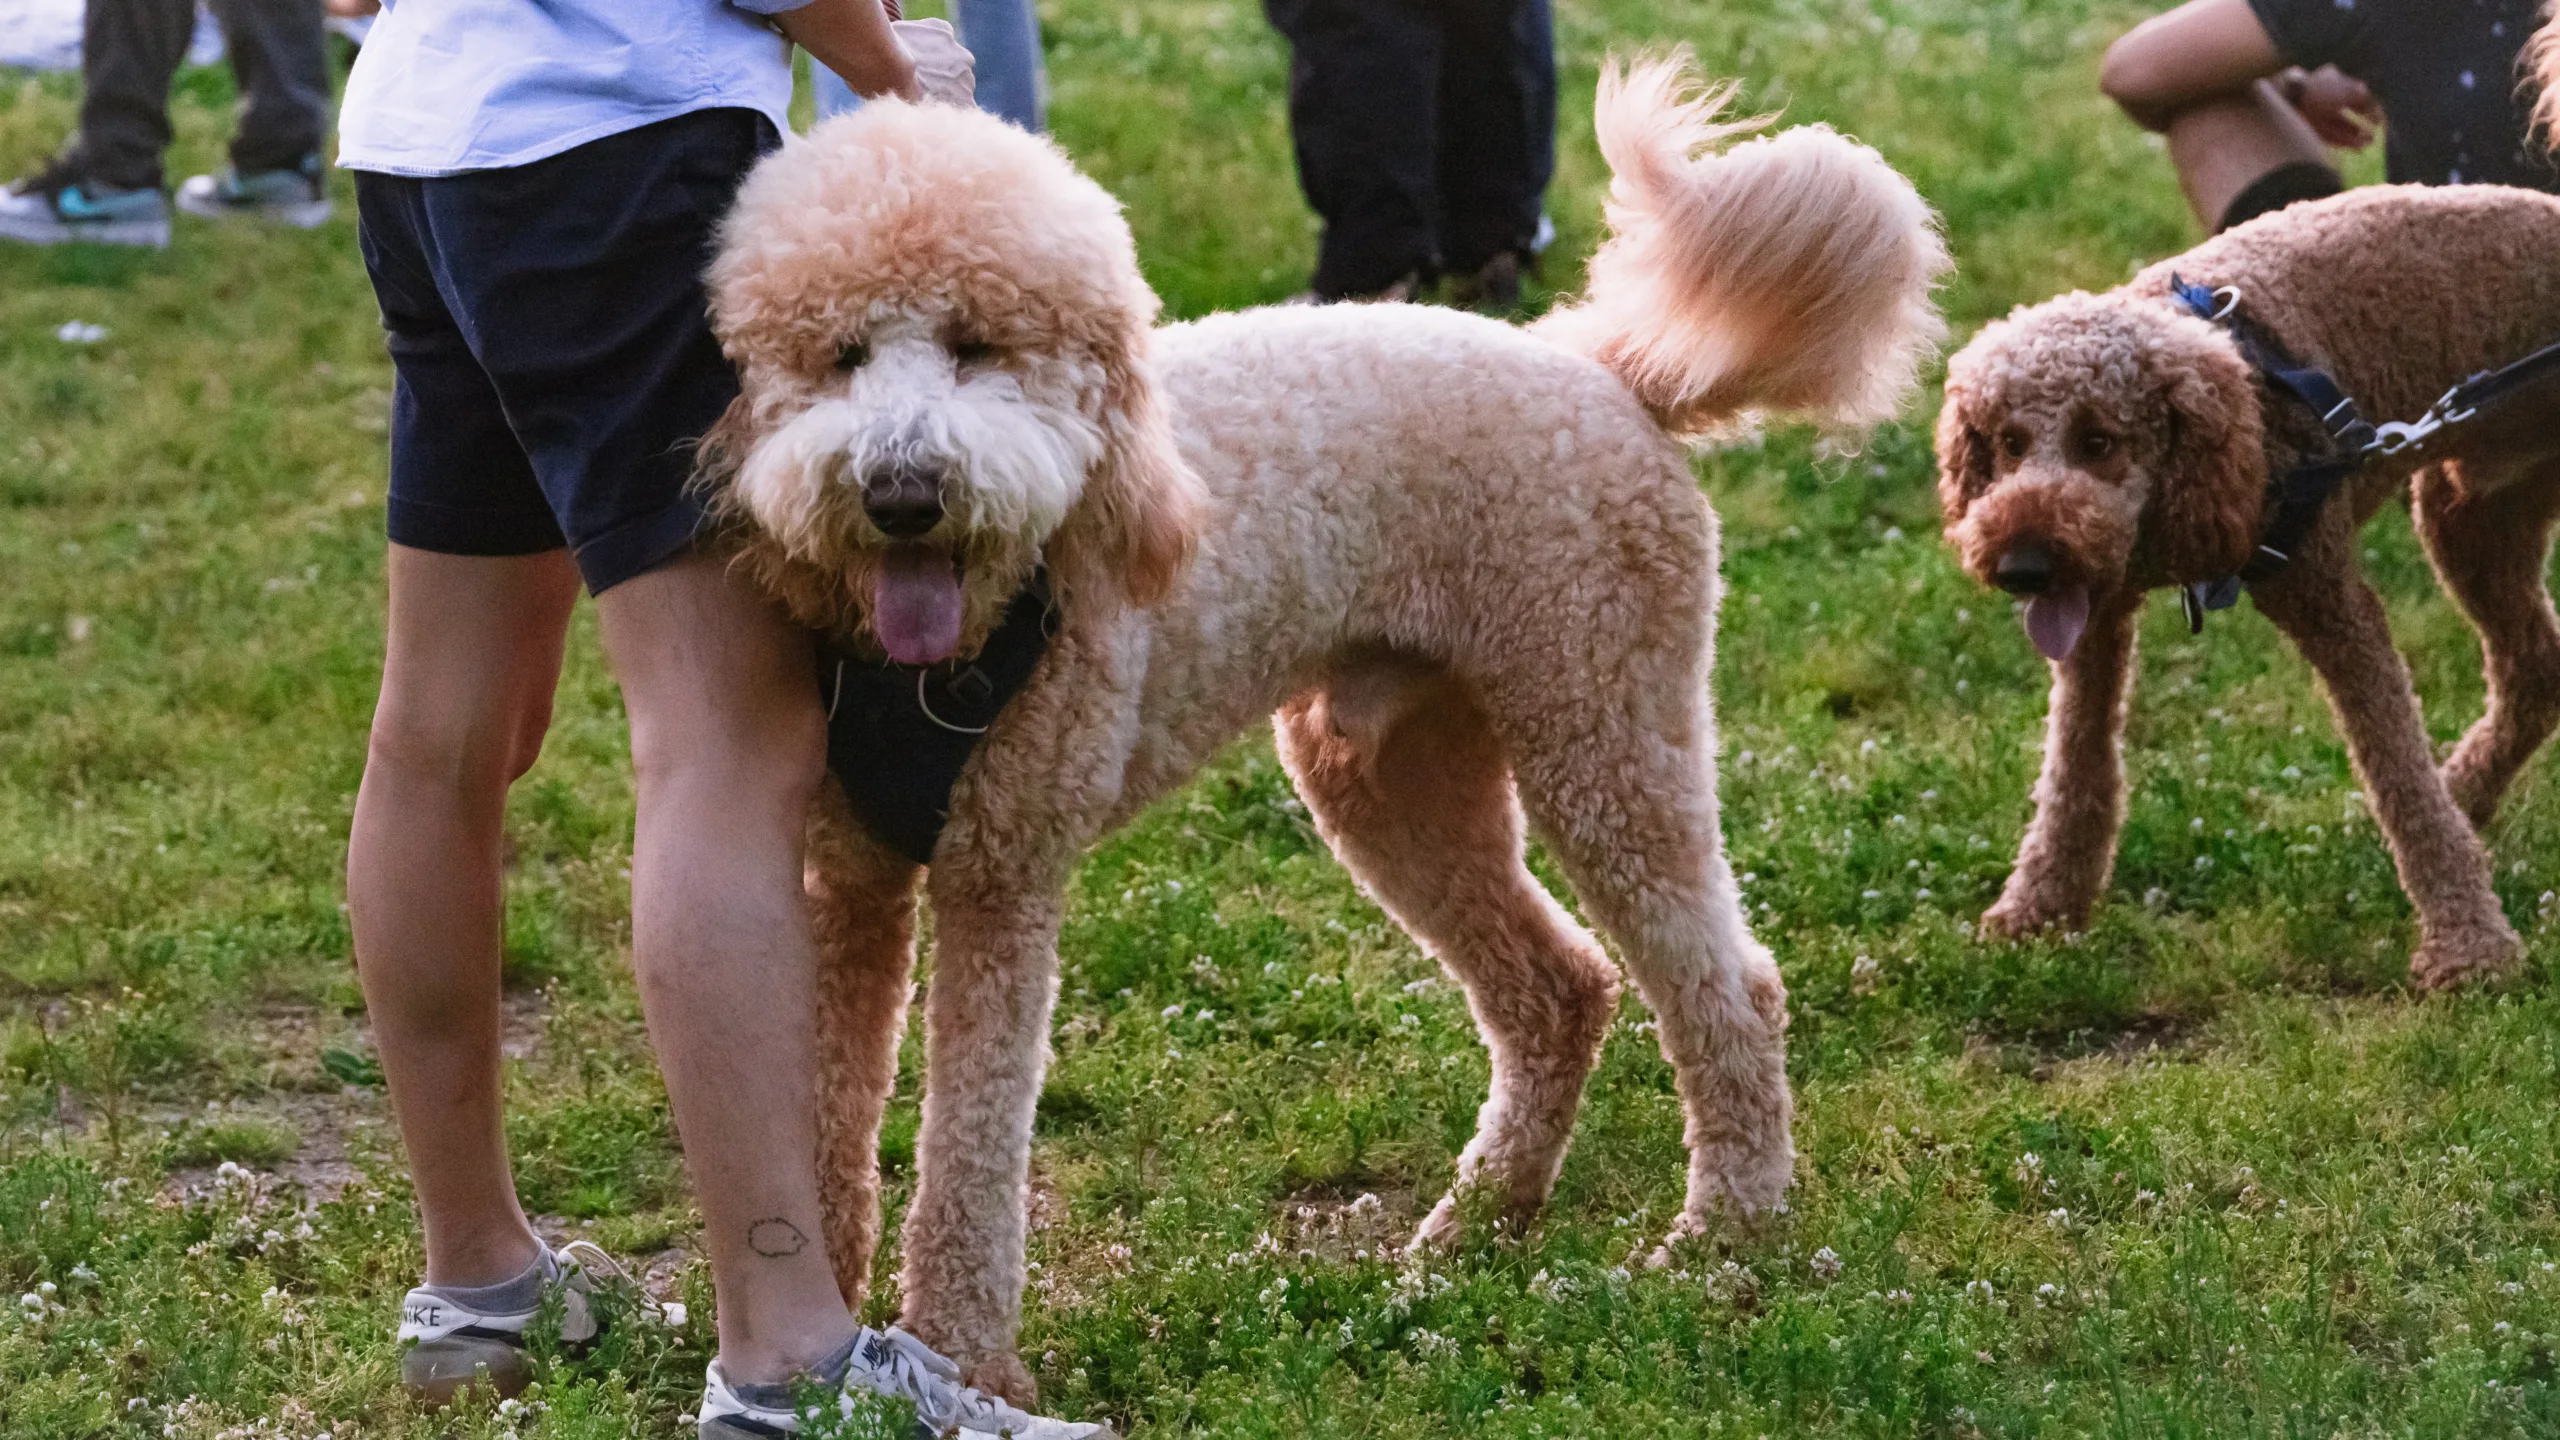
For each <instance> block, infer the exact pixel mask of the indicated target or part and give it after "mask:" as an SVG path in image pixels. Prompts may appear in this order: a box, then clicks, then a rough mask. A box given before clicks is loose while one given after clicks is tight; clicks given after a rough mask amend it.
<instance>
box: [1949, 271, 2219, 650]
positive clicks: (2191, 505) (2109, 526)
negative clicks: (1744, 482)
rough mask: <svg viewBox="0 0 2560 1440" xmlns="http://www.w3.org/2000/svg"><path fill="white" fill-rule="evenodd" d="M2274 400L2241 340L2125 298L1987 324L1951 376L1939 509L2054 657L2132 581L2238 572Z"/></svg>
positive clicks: (2076, 296) (2079, 302) (2061, 302)
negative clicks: (2021, 607) (2258, 382)
mask: <svg viewBox="0 0 2560 1440" xmlns="http://www.w3.org/2000/svg"><path fill="white" fill-rule="evenodd" d="M2261 434H2262V431H2261V425H2260V421H2259V416H2258V400H2257V394H2256V391H2255V389H2254V388H2253V387H2252V385H2251V384H2250V378H2249V368H2248V366H2247V365H2246V364H2245V363H2244V362H2243V361H2242V360H2241V358H2240V354H2239V351H2238V349H2237V347H2235V346H2234V345H2233V343H2232V342H2231V340H2230V338H2229V337H2227V336H2225V335H2224V334H2222V333H2221V332H2220V331H2218V330H2216V329H2215V328H2214V327H2213V326H2212V325H2210V324H2208V323H2207V322H2205V321H2203V320H2199V319H2196V318H2195V317H2193V316H2191V315H2186V314H2183V313H2180V312H2178V311H2175V310H2172V309H2171V308H2169V302H2167V301H2165V300H2162V301H2157V302H2155V301H2151V300H2146V299H2141V298H2136V297H2132V296H2127V295H2124V294H2122V293H2118V294H2113V295H2089V294H2086V293H2079V292H2075V293H2073V294H2069V295H2064V296H2062V297H2060V298H2058V299H2054V300H2049V301H2046V302H2045V303H2043V304H2041V305H2034V306H2028V307H2025V308H2022V309H2020V310H2018V311H2017V312H2015V313H2014V314H2012V315H2011V316H2010V317H2009V318H2008V319H2006V320H2003V321H2000V322H1998V323H1996V324H1993V325H1989V326H1986V327H1984V329H1983V331H1982V333H1981V334H1980V335H1977V336H1975V337H1974V340H1973V343H1972V344H1970V345H1967V346H1966V347H1964V349H1963V350H1962V351H1960V352H1958V353H1957V354H1956V356H1955V358H1954V359H1953V360H1951V361H1949V362H1948V364H1947V403H1946V407H1945V408H1944V409H1943V410H1941V411H1939V413H1938V503H1939V506H1940V508H1941V509H1942V510H1943V511H1944V513H1945V516H1946V522H1947V539H1948V541H1949V542H1950V543H1951V544H1953V545H1954V546H1955V547H1956V552H1957V554H1958V555H1959V556H1960V557H1961V558H1962V560H1963V562H1964V567H1965V569H1966V570H1968V571H1970V572H1972V574H1973V576H1974V578H1975V579H1977V580H1980V581H1982V582H1983V583H1984V584H1986V585H1996V586H1998V587H1999V588H2001V589H2003V590H2006V591H2008V592H2009V593H2010V594H2012V595H2018V596H2023V597H2025V599H2026V601H2027V613H2026V623H2027V635H2028V638H2030V639H2031V640H2033V641H2034V642H2035V646H2036V648H2037V649H2038V650H2040V651H2042V652H2043V653H2044V655H2045V657H2046V658H2047V659H2050V660H2061V659H2063V658H2064V657H2065V656H2068V655H2069V654H2070V653H2071V651H2072V648H2073V647H2074V646H2076V645H2078V644H2079V643H2080V632H2081V630H2082V629H2083V628H2084V627H2085V626H2086V625H2087V623H2088V619H2089V611H2090V607H2091V605H2092V604H2093V603H2094V602H2096V601H2098V600H2100V599H2103V598H2105V597H2106V596H2107V595H2108V594H2110V592H2113V591H2116V590H2118V589H2120V588H2122V587H2124V586H2127V585H2133V586H2140V587H2144V588H2148V587H2150V586H2153V585H2159V584H2165V583H2169V582H2171V581H2180V582H2183V581H2190V580H2205V579H2211V578H2214V577H2217V576H2221V575H2227V574H2230V573H2231V572H2232V571H2234V570H2236V569H2238V568H2239V566H2240V564H2241V562H2242V561H2244V560H2246V559H2247V558H2248V557H2249V552H2250V549H2251V547H2252V545H2253V544H2254V543H2255V537H2256V535H2257V531H2258V517H2259V511H2260V508H2261V504H2262V499H2263V496H2264V493H2265V489H2266V457H2265V455H2264V453H2263V451H2262V448H2261Z"/></svg>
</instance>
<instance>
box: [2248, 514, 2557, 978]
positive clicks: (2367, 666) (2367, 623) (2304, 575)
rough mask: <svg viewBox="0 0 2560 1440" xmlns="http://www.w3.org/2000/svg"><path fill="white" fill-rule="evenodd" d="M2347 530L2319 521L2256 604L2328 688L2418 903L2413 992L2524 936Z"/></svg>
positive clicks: (2503, 953) (2473, 966) (2500, 960)
mask: <svg viewBox="0 0 2560 1440" xmlns="http://www.w3.org/2000/svg"><path fill="white" fill-rule="evenodd" d="M2351 544H2352V537H2351V536H2343V535H2341V534H2339V533H2338V530H2337V527H2336V526H2334V525H2333V526H2331V527H2329V528H2327V529H2324V530H2323V531H2322V532H2321V533H2320V534H2319V535H2318V536H2317V537H2316V538H2315V539H2314V540H2313V542H2312V546H2311V547H2310V549H2309V551H2308V552H2307V553H2305V554H2302V555H2300V556H2299V557H2297V558H2296V559H2295V561H2294V563H2293V565H2292V567H2291V568H2289V569H2287V570H2286V571H2285V573H2284V574H2282V575H2280V576H2278V577H2277V578H2276V579H2274V580H2272V581H2269V582H2267V583H2266V584H2263V585H2259V586H2256V587H2254V588H2253V590H2252V592H2251V593H2252V596H2253V598H2255V599H2256V601H2257V602H2258V608H2259V609H2260V610H2263V611H2264V612H2266V616H2267V618H2268V619H2270V620H2272V621H2274V622H2275V624H2276V628H2278V629H2280V630H2282V631H2284V633H2285V634H2286V635H2287V636H2288V637H2290V638H2291V639H2292V641H2293V643H2294V644H2295V645H2297V646H2299V647H2300V648H2301V650H2302V655H2303V658H2304V659H2306V660H2308V661H2310V662H2311V668H2312V669H2314V670H2316V671H2318V672H2319V675H2320V680H2321V684H2322V685H2323V687H2324V688H2325V689H2326V690H2327V691H2328V694H2329V705H2330V708H2331V709H2332V710H2334V711H2335V712H2336V713H2337V716H2338V728H2339V729H2340V730H2342V731H2344V732H2345V734H2346V739H2347V753H2348V755H2349V756H2350V757H2351V758H2352V759H2353V760H2354V761H2355V767H2356V773H2357V774H2358V775H2359V776H2360V777H2362V779H2363V781H2364V787H2365V792H2366V793H2367V794H2369V795H2370V796H2372V797H2373V810H2374V816H2375V818H2376V819H2378V820H2379V821H2380V822H2381V824H2382V834H2383V838H2384V839H2385V840H2387V841H2389V842H2390V845H2391V857H2392V859H2393V861H2394V862H2396V863H2397V865H2398V866H2399V870H2400V885H2401V888H2402V889H2404V890H2406V891H2407V892H2408V894H2409V900H2410V903H2412V904H2414V905H2415V906H2417V909H2418V928H2419V935H2420V939H2419V945H2418V953H2417V955H2416V956H2414V957H2413V958H2412V959H2411V960H2410V962H2409V977H2410V979H2411V980H2413V981H2414V982H2416V984H2417V985H2418V986H2419V987H2420V988H2422V989H2436V988H2441V987H2443V986H2448V985H2454V984H2458V983H2460V982H2462V981H2463V980H2465V979H2468V978H2470V977H2471V976H2473V975H2475V974H2480V973H2489V972H2496V971H2500V970H2505V969H2508V968H2510V967H2512V966H2513V965H2514V964H2515V963H2516V961H2517V959H2518V958H2519V956H2521V954H2522V953H2523V949H2524V947H2523V943H2522V942H2521V941H2519V940H2518V939H2517V938H2516V933H2515V931H2514V929H2513V928H2512V927H2510V926H2509V925H2508V924H2507V919H2506V916H2505V914H2504V913H2503V912H2502V911H2500V910H2499V908H2498V897H2497V895H2496V894H2495V893H2494V892H2492V891H2491V890H2490V888H2489V857H2488V854H2487V853H2486V852H2485V851H2483V850H2482V849H2481V848H2480V838H2479V836H2478V835H2476V834H2475V833H2473V831H2472V828H2471V824H2470V822H2469V821H2468V820H2466V819H2465V818H2464V817H2463V814H2462V812H2461V811H2460V810H2459V809H2456V808H2455V806H2454V803H2453V797H2452V796H2451V795H2450V794H2448V793H2447V792H2446V790H2445V787H2444V781H2443V780H2442V779H2441V778H2439V777H2438V776H2437V774H2436V767H2435V759H2434V756H2433V754H2432V752H2431V751H2430V750H2429V749H2428V745H2427V730H2426V725H2425V723H2424V721H2423V720H2422V719H2421V717H2420V716H2419V713H2418V697H2417V694H2416V693H2415V691H2414V690H2413V689H2412V688H2411V686H2410V683H2409V667H2408V666H2406V665H2405V664H2403V663H2401V660H2400V652H2399V651H2397V650H2395V649H2393V648H2392V646H2391V631H2390V628H2389V626H2388V624H2387V623H2386V622H2385V620H2384V617H2383V613H2382V600H2381V598H2380V597H2379V596H2377V595H2375V594H2374V593H2373V587H2372V586H2370V585H2367V584H2366V583H2365V582H2364V579H2363V577H2362V576H2360V575H2358V574H2356V573H2355V570H2354V567H2353V564H2352V562H2351V561H2349V560H2348V559H2347V558H2346V553H2347V550H2348V548H2349V546H2350V545H2351Z"/></svg>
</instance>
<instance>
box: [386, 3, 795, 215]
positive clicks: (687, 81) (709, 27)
mask: <svg viewBox="0 0 2560 1440" xmlns="http://www.w3.org/2000/svg"><path fill="white" fill-rule="evenodd" d="M806 3H808V0H384V4H383V7H382V17H381V19H380V20H379V21H378V22H376V23H375V25H374V27H373V33H372V34H371V35H370V36H368V37H367V38H366V40H365V43H364V48H363V49H362V50H361V51H359V52H358V53H357V55H356V67H355V72H354V73H353V74H351V75H349V76H348V77H347V94H346V100H345V103H344V104H343V106H342V107H341V109H340V112H339V115H338V163H339V164H340V165H341V166H344V167H345V168H347V169H349V170H378V171H383V172H386V173H388V174H393V175H458V174H462V173H464V172H466V171H471V170H495V169H499V168H502V167H505V166H510V165H526V164H530V163H532V162H533V161H536V160H540V159H542V158H544V157H546V156H550V155H557V154H559V153H560V152H561V151H563V150H566V149H569V148H570V147H572V146H575V145H583V144H585V143H586V142H588V141H590V140H600V139H602V138H604V137H605V136H607V135H612V134H617V133H619V132H621V131H624V130H630V129H635V128H637V127H639V126H642V125H646V124H649V123H650V122H652V121H656V120H665V119H669V118H672V117H674V116H677V115H683V114H688V113H690V112H692V111H695V110H709V109H714V108H719V107H729V106H734V107H737V108H741V109H747V110H760V111H762V112H764V113H765V114H766V115H767V116H769V117H771V119H772V120H773V126H774V129H775V130H777V131H788V130H789V129H790V128H791V120H790V114H789V111H790V107H791V45H790V42H789V41H787V40H784V39H783V38H782V37H781V36H780V35H779V34H777V33H775V32H774V30H773V29H771V28H770V27H769V26H767V25H766V24H765V23H764V20H763V19H762V17H763V16H766V15H773V14H780V13H781V12H783V11H786V10H796V9H798V8H800V6H802V5H804V4H806Z"/></svg>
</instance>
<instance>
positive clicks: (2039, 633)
mask: <svg viewBox="0 0 2560 1440" xmlns="http://www.w3.org/2000/svg"><path fill="white" fill-rule="evenodd" d="M2088 628H2089V587H2087V586H2085V585H2069V586H2065V587H2063V588H2062V589H2060V590H2054V591H2049V592H2047V593H2045V594H2042V595H2038V596H2037V597H2035V598H2034V599H2032V600H2030V601H2028V602H2027V638H2028V639H2030V640H2032V641H2034V642H2035V645H2036V649H2038V650H2040V651H2042V652H2043V653H2044V658H2046V659H2047V660H2066V659H2069V658H2070V656H2071V650H2072V647H2074V646H2076V645H2078V644H2079V643H2080V632H2081V631H2083V630H2086V629H2088Z"/></svg>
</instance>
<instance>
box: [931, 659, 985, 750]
mask: <svg viewBox="0 0 2560 1440" xmlns="http://www.w3.org/2000/svg"><path fill="white" fill-rule="evenodd" d="M931 674H932V672H931V671H929V670H919V671H917V672H916V708H917V709H919V710H921V711H923V712H924V718H926V719H927V720H930V721H932V722H933V723H934V724H936V725H939V726H941V727H942V728H943V729H945V730H948V731H950V732H951V733H952V734H954V735H984V734H986V733H987V727H986V726H984V725H954V724H952V723H951V722H950V721H948V720H945V719H943V718H942V717H941V716H939V715H936V714H934V713H933V703H932V702H931V701H929V700H927V699H925V698H924V684H925V680H926V679H927V678H928V677H929V676H930V675H931Z"/></svg>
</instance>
